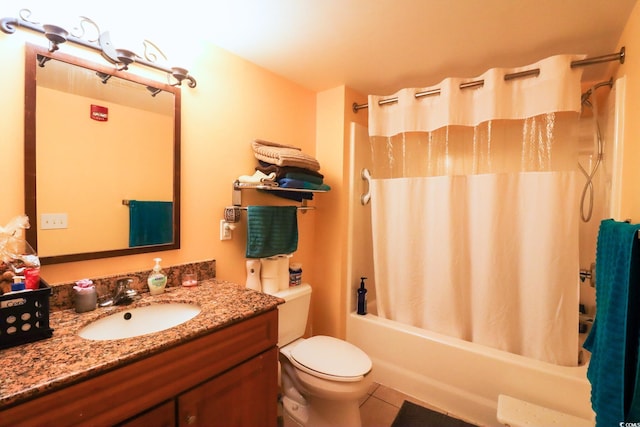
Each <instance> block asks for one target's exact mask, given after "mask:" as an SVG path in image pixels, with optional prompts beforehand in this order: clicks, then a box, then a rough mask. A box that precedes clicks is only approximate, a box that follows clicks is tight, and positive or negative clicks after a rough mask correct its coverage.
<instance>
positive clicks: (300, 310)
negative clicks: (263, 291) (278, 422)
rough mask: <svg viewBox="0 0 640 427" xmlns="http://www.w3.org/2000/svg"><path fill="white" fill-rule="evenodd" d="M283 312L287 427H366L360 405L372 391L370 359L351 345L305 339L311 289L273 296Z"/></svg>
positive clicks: (280, 333) (280, 332)
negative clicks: (279, 301)
mask: <svg viewBox="0 0 640 427" xmlns="http://www.w3.org/2000/svg"><path fill="white" fill-rule="evenodd" d="M273 295H275V296H277V297H280V298H282V299H284V300H285V303H284V304H280V305H279V306H278V347H279V348H280V384H281V386H282V406H283V418H284V425H285V427H288V426H302V427H323V426H327V427H328V426H331V427H335V426H343V427H361V422H360V409H359V400H360V399H361V398H362V397H364V396H365V395H366V394H367V391H368V390H369V387H370V386H371V382H372V378H371V366H372V364H371V359H370V358H369V356H367V354H366V353H365V352H363V351H362V350H361V349H359V348H358V347H356V346H354V345H353V344H350V343H348V342H346V341H343V340H340V339H337V338H333V337H329V336H324V335H318V336H313V337H310V338H302V336H303V335H304V332H305V329H306V326H307V317H308V314H309V303H310V301H311V286H309V285H308V284H303V285H300V286H295V287H291V288H289V289H286V290H283V291H279V292H276V293H273Z"/></svg>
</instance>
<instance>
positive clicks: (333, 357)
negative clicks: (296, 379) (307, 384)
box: [290, 335, 372, 382]
mask: <svg viewBox="0 0 640 427" xmlns="http://www.w3.org/2000/svg"><path fill="white" fill-rule="evenodd" d="M290 355H291V357H290V360H291V362H292V363H293V365H294V366H296V367H297V368H299V369H300V370H302V371H304V372H307V373H308V374H310V375H313V376H315V377H318V378H323V379H327V380H331V381H339V382H355V381H360V380H361V379H362V378H363V377H364V376H365V375H366V374H367V373H369V371H371V366H372V364H371V359H369V356H367V354H366V353H365V352H364V351H362V350H361V349H359V348H358V347H356V346H354V345H353V344H351V343H348V342H346V341H343V340H340V339H337V338H333V337H329V336H324V335H317V336H314V337H311V338H308V339H306V340H302V341H301V342H300V343H298V344H297V345H296V346H295V347H293V348H292V349H291V352H290Z"/></svg>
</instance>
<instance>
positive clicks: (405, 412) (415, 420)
mask: <svg viewBox="0 0 640 427" xmlns="http://www.w3.org/2000/svg"><path fill="white" fill-rule="evenodd" d="M391 427H474V425H473V424H469V423H466V422H464V421H462V420H459V419H457V418H452V417H449V416H447V415H445V414H441V413H440V412H436V411H432V410H430V409H427V408H424V407H422V406H420V405H416V404H415V403H411V402H408V401H406V400H405V401H404V402H403V403H402V406H401V407H400V411H398V415H396V418H395V419H394V420H393V423H392V424H391Z"/></svg>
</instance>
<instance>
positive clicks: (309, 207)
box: [237, 200, 316, 211]
mask: <svg viewBox="0 0 640 427" xmlns="http://www.w3.org/2000/svg"><path fill="white" fill-rule="evenodd" d="M305 202H306V200H303V201H302V204H303V205H302V206H296V208H297V209H298V210H299V211H310V210H314V209H315V208H316V207H315V206H305V205H304V203H305ZM237 208H238V209H240V210H241V211H246V210H247V209H248V206H237Z"/></svg>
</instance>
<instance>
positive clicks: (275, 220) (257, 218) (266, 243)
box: [246, 206, 298, 258]
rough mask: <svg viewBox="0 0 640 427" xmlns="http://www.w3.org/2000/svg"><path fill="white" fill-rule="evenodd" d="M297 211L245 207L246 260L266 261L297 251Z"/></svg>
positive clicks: (286, 207) (268, 207) (269, 207)
mask: <svg viewBox="0 0 640 427" xmlns="http://www.w3.org/2000/svg"><path fill="white" fill-rule="evenodd" d="M297 213H298V208H296V207H295V206H248V207H247V250H246V258H267V257H270V256H274V255H279V254H289V253H292V252H295V251H296V250H297V249H298V217H297Z"/></svg>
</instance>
